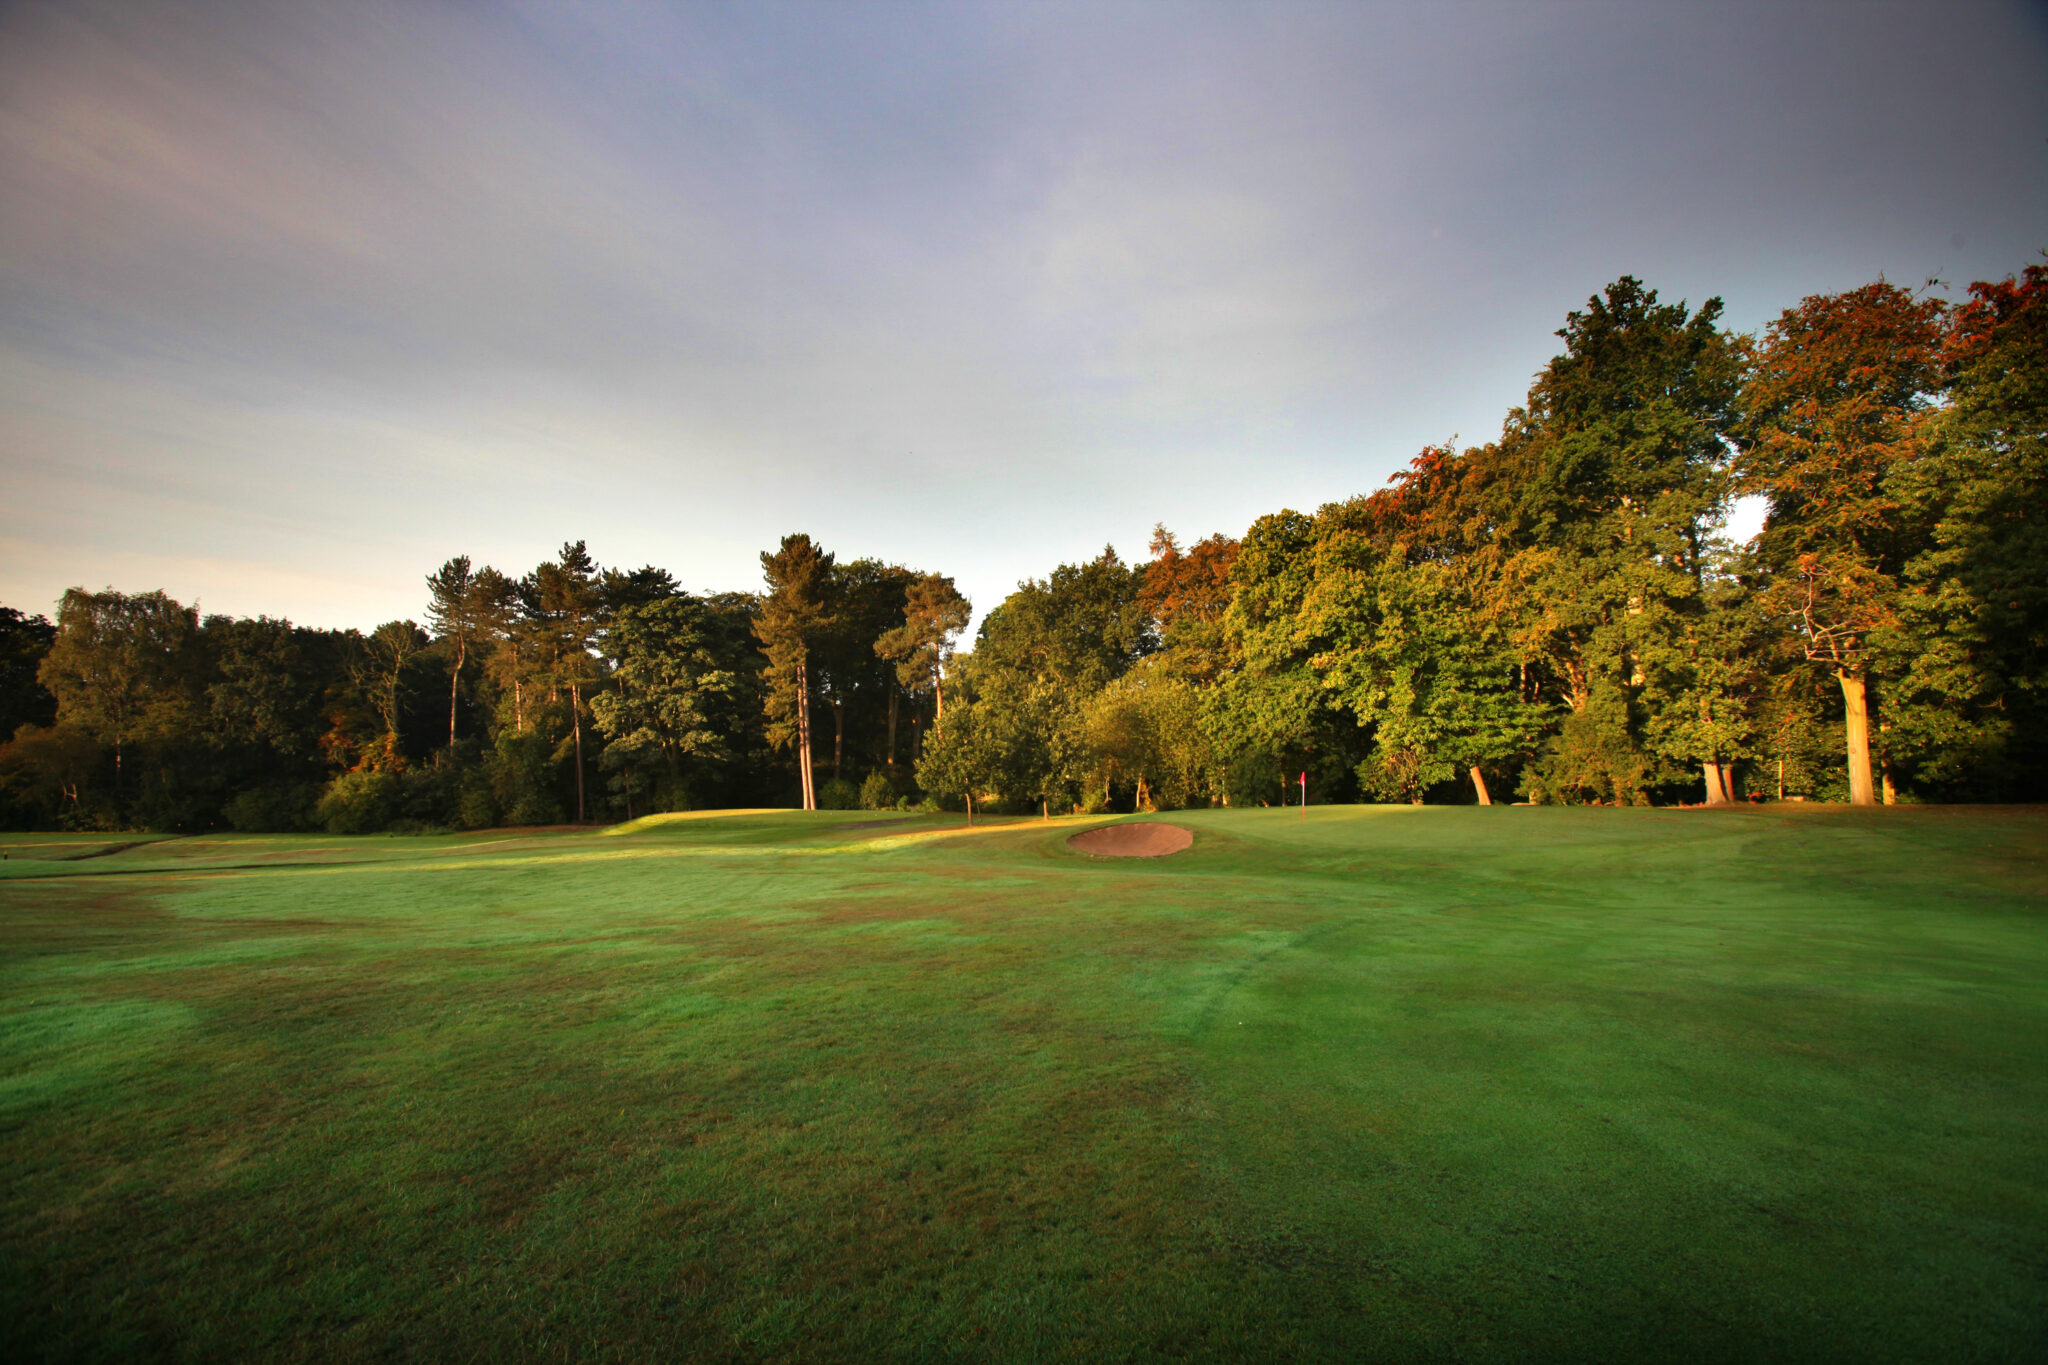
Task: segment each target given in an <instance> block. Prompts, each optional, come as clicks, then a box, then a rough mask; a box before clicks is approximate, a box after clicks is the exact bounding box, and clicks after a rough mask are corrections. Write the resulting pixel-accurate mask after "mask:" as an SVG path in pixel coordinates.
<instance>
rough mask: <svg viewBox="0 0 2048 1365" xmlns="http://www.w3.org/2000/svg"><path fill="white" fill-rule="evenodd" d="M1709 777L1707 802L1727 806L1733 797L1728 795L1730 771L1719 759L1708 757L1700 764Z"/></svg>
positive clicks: (1712, 804) (1711, 804)
mask: <svg viewBox="0 0 2048 1365" xmlns="http://www.w3.org/2000/svg"><path fill="white" fill-rule="evenodd" d="M1700 768H1701V769H1702V771H1704V772H1705V774H1706V778H1707V804H1708V805H1710V806H1725V805H1727V804H1728V802H1729V800H1730V799H1731V798H1730V797H1729V795H1728V772H1727V769H1726V767H1725V766H1724V765H1723V764H1722V763H1721V762H1720V760H1718V759H1712V758H1710V759H1708V760H1707V761H1706V762H1704V763H1702V764H1701V765H1700Z"/></svg>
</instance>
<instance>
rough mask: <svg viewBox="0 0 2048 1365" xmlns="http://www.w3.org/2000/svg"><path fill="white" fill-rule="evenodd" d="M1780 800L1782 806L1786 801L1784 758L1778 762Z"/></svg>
mask: <svg viewBox="0 0 2048 1365" xmlns="http://www.w3.org/2000/svg"><path fill="white" fill-rule="evenodd" d="M1778 800H1779V802H1780V803H1781V804H1782V803H1783V802H1784V800H1785V760H1784V759H1782V758H1780V759H1779V760H1778Z"/></svg>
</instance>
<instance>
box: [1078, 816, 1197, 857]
mask: <svg viewBox="0 0 2048 1365" xmlns="http://www.w3.org/2000/svg"><path fill="white" fill-rule="evenodd" d="M1194 842H1195V835H1194V831H1193V830H1190V829H1185V828H1183V827H1182V826H1180V825H1169V824H1165V823H1163V822H1161V821H1156V820H1141V821H1138V822H1137V823H1135V824H1128V825H1104V826H1102V827H1101V828H1099V829H1091V830H1087V831H1084V832H1083V833H1080V834H1076V835H1075V836H1073V837H1072V838H1071V839H1069V840H1067V845H1068V847H1070V848H1075V849H1078V850H1080V851H1081V852H1083V853H1086V854H1088V855H1089V856H1090V857H1095V858H1167V857H1171V856H1172V855H1173V854H1176V853H1184V852H1186V851H1187V850H1188V849H1190V848H1192V847H1193V846H1194Z"/></svg>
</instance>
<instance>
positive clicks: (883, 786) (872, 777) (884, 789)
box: [860, 772, 896, 810]
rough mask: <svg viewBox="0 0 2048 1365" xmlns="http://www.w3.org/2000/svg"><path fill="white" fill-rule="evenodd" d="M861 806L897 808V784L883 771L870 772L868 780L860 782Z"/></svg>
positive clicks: (868, 807) (871, 808) (863, 807)
mask: <svg viewBox="0 0 2048 1365" xmlns="http://www.w3.org/2000/svg"><path fill="white" fill-rule="evenodd" d="M860 808H861V809H862V810H894V809H896V784H895V783H893V782H891V781H890V780H889V779H888V776H887V775H886V774H883V773H878V772H877V773H869V774H868V780H867V781H865V782H863V783H861V784H860Z"/></svg>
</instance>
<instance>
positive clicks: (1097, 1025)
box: [0, 808, 2048, 1359]
mask: <svg viewBox="0 0 2048 1365" xmlns="http://www.w3.org/2000/svg"><path fill="white" fill-rule="evenodd" d="M1170 818H1174V819H1177V820H1181V821H1183V822H1184V823H1186V824H1188V825H1189V826H1190V827H1191V828H1193V829H1194V830H1195V831H1196V833H1197V840H1196V844H1195V847H1194V848H1193V849H1191V850H1190V851H1189V852H1187V853H1185V854H1182V855H1179V856H1177V857H1175V858H1172V859H1167V860H1160V861H1131V862H1108V861H1102V860H1094V859H1088V858H1084V857H1080V856H1078V855H1075V854H1073V853H1072V852H1070V851H1069V850H1068V849H1067V848H1066V847H1065V843H1064V840H1065V839H1066V837H1067V836H1068V835H1070V834H1072V833H1074V832H1075V831H1076V830H1079V829H1082V828H1086V827H1089V826H1090V825H1092V824H1093V823H1096V822H1095V821H1092V820H1077V819H1066V820H1059V821H1054V822H1051V823H1050V824H1047V823H1046V822H1043V821H1040V820H1037V819H1022V820H1007V821H999V822H988V823H986V824H981V823H978V824H977V828H976V829H975V830H974V831H973V832H972V833H971V834H970V833H969V832H968V831H967V830H966V829H965V828H964V825H963V824H962V823H961V822H960V820H959V817H956V816H955V817H947V816H939V817H933V816H917V815H908V814H905V815H888V816H882V815H875V814H872V813H866V812H838V813H820V814H813V815H808V816H807V815H803V814H801V813H794V812H745V813H734V814H727V815H720V816H718V817H715V818H713V817H710V816H704V815H699V816H696V817H694V818H681V819H679V818H672V817H671V818H663V817H655V818H652V819H650V820H647V821H639V822H635V824H634V826H632V827H630V828H627V829H624V830H616V831H606V832H586V831H557V832H532V831H513V832H506V831H500V832H494V833H489V834H482V835H471V836H449V837H445V838H424V839H405V838H390V839H357V840H346V839H286V838H272V837H261V836H231V837H219V838H214V837H208V838H200V839H186V840H175V841H170V842H166V843H162V844H148V845H143V846H138V847H135V848H130V849H126V850H123V851H119V852H111V853H103V854H101V856H97V857H91V858H85V859H78V860H73V861H58V859H60V858H69V857H71V855H73V854H75V853H78V852H89V851H92V849H93V847H94V844H93V842H92V841H89V840H88V841H76V840H74V841H71V842H65V841H61V840H55V839H39V840H38V839H29V838H21V839H19V840H18V841H17V840H16V839H15V838H13V837H11V838H10V840H9V847H10V858H9V860H8V862H7V863H5V864H0V871H4V875H5V877H6V880H5V882H4V883H0V944H4V957H0V1040H4V1044H5V1049H6V1050H5V1056H6V1063H5V1069H4V1072H0V1169H4V1172H5V1176H6V1183H5V1195H4V1202H0V1248H4V1256H5V1267H6V1276H5V1285H4V1298H0V1334H4V1338H0V1344H6V1345H8V1346H10V1347H11V1350H10V1354H12V1355H15V1356H17V1357H19V1356H22V1355H28V1356H31V1357H43V1358H97V1359H104V1358H109V1357H127V1356H159V1357H176V1358H188V1359H219V1358H223V1357H241V1358H250V1357H263V1358H266V1359H268V1358H278V1359H293V1358H306V1357H315V1356H319V1357H329V1356H356V1355H365V1356H369V1355H376V1356H382V1355H397V1356H402V1357H408V1358H422V1359H426V1358H434V1359H439V1358H447V1357H455V1358H471V1357H485V1358H538V1359H558V1358H559V1359H608V1358H609V1359H644V1358H648V1357H650V1356H655V1355H682V1354H690V1355H695V1356H700V1357H711V1358H718V1357H733V1358H738V1357H748V1358H753V1357H760V1356H778V1357H816V1358H824V1357H839V1358H844V1357H847V1356H855V1355H892V1356H905V1355H917V1356H984V1355H1002V1356H1009V1357H1014V1358H1031V1359H1037V1358H1043V1357H1047V1356H1060V1355H1073V1356H1081V1357H1100V1356H1110V1357H1118V1356H1128V1355H1138V1354H1168V1355H1174V1356H1209V1357H1219V1358H1246V1357H1270V1356H1281V1355H1303V1354H1308V1355H1325V1356H1332V1357H1346V1358H1356V1357H1366V1358H1372V1357H1380V1358H1388V1359H1412V1358H1415V1357H1417V1356H1425V1355H1427V1356H1436V1355H1441V1356H1455V1357H1472V1358H1500V1359H1527V1358H1531V1357H1547V1358H1557V1359H1565V1358H1570V1359H1589V1358H1616V1359H1619V1358H1636V1359H1640V1358H1645V1357H1653V1356H1669V1357H1686V1358H1711V1357H1719V1358H1740V1359H1754V1358H1758V1357H1760V1356H1762V1355H1764V1354H1765V1353H1766V1352H1775V1353H1777V1354H1778V1355H1780V1356H1786V1357H1800V1358H1813V1357H1840V1358H1911V1357H1919V1358H1926V1357H1934V1356H1939V1357H1945V1358H1946V1357H1955V1358H1980V1359H1996V1358H2023V1357H2025V1356H2027V1355H2028V1354H2030V1353H2031V1352H2032V1350H2033V1348H2034V1347H2035V1346H2037V1345H2038V1344H2039V1342H2040V1340H2041V1332H2042V1329H2043V1324H2044V1322H2048V1284H2044V1280H2048V1176H2044V1174H2043V1172H2044V1169H2048V1167H2044V1162H2043V1158H2044V1156H2048V1137H2044V1122H2043V1117H2044V1113H2048V1109H2044V1103H2048V1067H2044V1066H2043V1065H2042V1061H2041V1059H2042V1058H2043V1057H2044V1056H2048V973H2044V968H2048V921H2044V918H2043V911H2044V905H2048V902H2044V891H2048V864H2044V861H2043V855H2042V853H2041V852H2040V850H2041V849H2042V848H2043V847H2044V846H2048V819H2044V818H2043V817H2042V815H2041V814H2039V813H2037V812H2032V811H1974V812H1964V811H1940V810H1891V811H1875V812H1847V811H1827V810H1818V809H1814V810H1791V809H1774V810H1764V811H1731V812H1668V811H1646V812H1634V811H1611V810H1610V811H1560V810H1510V809H1495V810H1470V809H1468V810H1434V809H1432V810H1411V809H1407V808H1402V809H1372V808H1324V809H1312V810H1310V811H1309V812H1308V818H1307V820H1306V821H1303V820H1302V819H1301V818H1300V816H1299V814H1298V813H1297V812H1294V811H1281V810H1255V811H1216V812H1193V813H1186V814H1183V815H1178V816H1174V817H1170ZM100 842H101V844H105V843H107V842H109V841H100ZM32 850H40V851H41V854H42V856H37V854H36V853H35V852H33V851H32Z"/></svg>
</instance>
